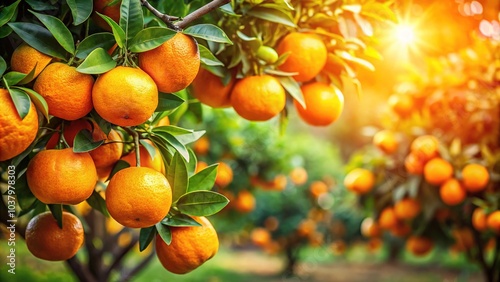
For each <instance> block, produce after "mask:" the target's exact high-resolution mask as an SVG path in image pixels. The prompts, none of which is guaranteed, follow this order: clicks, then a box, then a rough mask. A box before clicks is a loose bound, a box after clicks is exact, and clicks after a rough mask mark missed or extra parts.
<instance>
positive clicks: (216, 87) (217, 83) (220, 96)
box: [191, 68, 235, 108]
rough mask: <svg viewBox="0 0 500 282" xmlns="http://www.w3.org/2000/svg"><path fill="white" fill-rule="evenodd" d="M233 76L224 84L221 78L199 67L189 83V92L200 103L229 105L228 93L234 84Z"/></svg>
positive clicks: (220, 105)
mask: <svg viewBox="0 0 500 282" xmlns="http://www.w3.org/2000/svg"><path fill="white" fill-rule="evenodd" d="M234 82H235V80H234V78H231V80H230V81H229V83H228V84H227V85H224V84H223V83H222V81H221V78H220V77H218V76H216V75H214V74H212V73H211V72H209V71H208V70H206V69H204V68H200V70H199V71H198V75H197V76H196V78H195V79H194V80H193V83H191V90H192V91H191V94H193V96H194V97H195V98H196V99H198V100H199V101H200V102H201V103H203V104H205V105H208V106H210V107H213V108H226V107H229V106H231V98H230V96H229V95H230V93H231V90H232V89H233V86H234Z"/></svg>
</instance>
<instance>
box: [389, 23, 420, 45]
mask: <svg viewBox="0 0 500 282" xmlns="http://www.w3.org/2000/svg"><path fill="white" fill-rule="evenodd" d="M393 32H394V38H395V39H396V41H397V42H398V44H399V45H403V46H410V45H412V44H413V43H415V39H416V37H415V31H414V29H413V26H411V25H409V24H405V23H402V24H399V25H396V26H395V27H394V31H393Z"/></svg>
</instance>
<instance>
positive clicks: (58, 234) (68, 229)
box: [25, 211, 84, 261]
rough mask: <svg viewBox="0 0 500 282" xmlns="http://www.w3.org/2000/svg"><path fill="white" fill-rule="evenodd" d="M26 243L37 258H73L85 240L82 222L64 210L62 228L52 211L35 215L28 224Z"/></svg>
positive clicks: (52, 259) (57, 259)
mask: <svg viewBox="0 0 500 282" xmlns="http://www.w3.org/2000/svg"><path fill="white" fill-rule="evenodd" d="M25 239H26V245H27V247H28V250H29V251H30V252H31V253H32V254H33V255H34V256H35V257H37V258H40V259H44V260H50V261H60V260H68V259H70V258H72V257H73V256H74V255H76V253H77V252H78V250H79V249H80V247H81V246H82V245H83V242H84V231H83V225H82V222H81V221H80V220H79V219H78V217H76V216H74V215H73V214H71V213H69V212H66V211H64V212H63V214H62V228H59V226H58V225H57V221H56V219H55V218H54V217H53V216H52V214H51V213H50V212H44V213H41V214H38V215H37V216H35V217H33V218H32V219H31V220H30V221H29V222H28V225H27V226H26V237H25Z"/></svg>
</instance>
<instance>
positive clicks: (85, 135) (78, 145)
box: [73, 129, 104, 153]
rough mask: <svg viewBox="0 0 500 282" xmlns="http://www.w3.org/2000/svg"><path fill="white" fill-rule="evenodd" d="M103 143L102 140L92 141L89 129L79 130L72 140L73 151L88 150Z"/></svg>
mask: <svg viewBox="0 0 500 282" xmlns="http://www.w3.org/2000/svg"><path fill="white" fill-rule="evenodd" d="M103 143H104V140H99V141H94V139H93V138H92V133H91V132H90V130H88V129H83V130H80V132H78V134H76V136H75V140H74V142H73V152H75V153H84V152H89V151H92V150H94V149H96V148H97V147H99V146H101V145H102V144H103Z"/></svg>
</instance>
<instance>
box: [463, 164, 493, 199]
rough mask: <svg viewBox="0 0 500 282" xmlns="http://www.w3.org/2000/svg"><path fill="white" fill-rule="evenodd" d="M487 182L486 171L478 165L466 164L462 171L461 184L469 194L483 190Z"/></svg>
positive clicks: (487, 175)
mask: <svg viewBox="0 0 500 282" xmlns="http://www.w3.org/2000/svg"><path fill="white" fill-rule="evenodd" d="M489 181H490V175H489V173H488V170H487V169H486V167H484V166H482V165H480V164H468V165H466V166H465V167H464V168H463V169H462V183H463V184H464V187H465V190H467V191H469V192H471V193H477V192H480V191H482V190H484V189H485V188H486V185H487V184H488V182H489Z"/></svg>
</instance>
